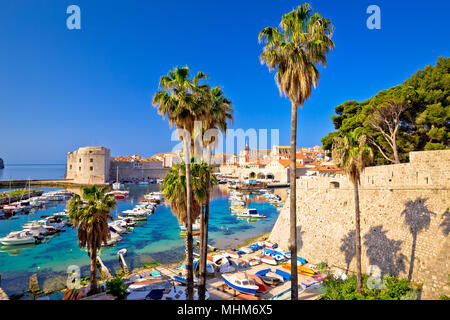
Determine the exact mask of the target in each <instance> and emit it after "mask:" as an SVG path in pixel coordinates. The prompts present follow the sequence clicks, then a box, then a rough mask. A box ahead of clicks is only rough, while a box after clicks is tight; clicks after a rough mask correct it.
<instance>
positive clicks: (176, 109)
mask: <svg viewBox="0 0 450 320" xmlns="http://www.w3.org/2000/svg"><path fill="white" fill-rule="evenodd" d="M202 79H206V74H204V73H203V72H199V73H197V75H196V76H195V77H194V78H193V79H192V80H191V79H190V69H189V67H187V66H186V67H182V68H179V67H175V68H174V69H173V70H171V71H169V73H168V74H167V75H165V76H162V77H161V78H160V82H159V87H160V89H161V91H158V92H157V93H156V94H155V95H154V97H153V101H152V104H153V106H155V107H157V108H158V113H159V114H160V115H162V117H163V119H165V118H166V117H167V118H168V120H169V125H170V127H172V126H175V127H176V128H178V129H184V130H185V131H186V132H188V133H189V134H190V137H186V136H184V137H183V143H184V162H185V164H186V165H185V169H186V199H187V203H186V243H187V250H186V255H187V256H186V259H187V260H186V269H187V274H186V282H187V285H186V297H187V299H188V300H192V299H193V298H194V272H193V239H192V221H193V220H192V210H193V208H192V205H193V204H192V187H191V173H190V172H191V166H190V162H191V161H190V160H191V152H193V148H192V146H193V139H191V137H192V134H193V131H194V124H195V121H196V120H199V119H201V116H202V114H203V109H202V106H203V105H202V104H201V103H199V98H198V95H197V92H198V89H197V88H198V87H199V86H200V84H199V82H200V80H202Z"/></svg>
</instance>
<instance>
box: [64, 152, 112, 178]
mask: <svg viewBox="0 0 450 320" xmlns="http://www.w3.org/2000/svg"><path fill="white" fill-rule="evenodd" d="M110 165H111V151H110V150H109V149H107V148H105V147H84V148H80V149H78V150H76V151H73V152H69V153H68V154H67V168H66V179H70V180H74V182H76V183H79V184H95V183H97V184H103V183H106V182H108V180H109V172H110Z"/></svg>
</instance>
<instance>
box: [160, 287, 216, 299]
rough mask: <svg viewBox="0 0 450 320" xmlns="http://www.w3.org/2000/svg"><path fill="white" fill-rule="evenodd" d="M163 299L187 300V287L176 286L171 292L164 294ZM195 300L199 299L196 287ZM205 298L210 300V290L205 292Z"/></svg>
mask: <svg viewBox="0 0 450 320" xmlns="http://www.w3.org/2000/svg"><path fill="white" fill-rule="evenodd" d="M161 300H186V287H178V286H174V287H173V288H170V290H169V292H168V293H166V294H164V295H163V296H162V298H161ZM194 300H198V292H197V289H195V288H194ZM205 300H209V293H208V291H206V292H205Z"/></svg>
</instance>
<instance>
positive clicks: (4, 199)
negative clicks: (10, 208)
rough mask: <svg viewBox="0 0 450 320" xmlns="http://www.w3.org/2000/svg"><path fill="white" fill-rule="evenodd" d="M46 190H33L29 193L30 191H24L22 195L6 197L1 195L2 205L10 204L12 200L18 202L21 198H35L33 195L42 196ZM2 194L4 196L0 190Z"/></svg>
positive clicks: (0, 201) (0, 203) (0, 202)
mask: <svg viewBox="0 0 450 320" xmlns="http://www.w3.org/2000/svg"><path fill="white" fill-rule="evenodd" d="M43 193H44V192H43V191H39V190H32V191H30V192H29V193H28V191H26V190H25V191H24V193H23V194H21V195H17V196H13V197H10V196H5V197H1V198H0V205H2V204H8V203H10V202H16V201H20V200H27V199H29V198H33V197H40V196H41V195H42V194H43ZM0 196H2V193H1V192H0Z"/></svg>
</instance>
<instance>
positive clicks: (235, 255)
mask: <svg viewBox="0 0 450 320" xmlns="http://www.w3.org/2000/svg"><path fill="white" fill-rule="evenodd" d="M225 254H226V255H227V256H228V257H230V258H234V259H239V253H237V252H236V251H232V250H227V251H225Z"/></svg>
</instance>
